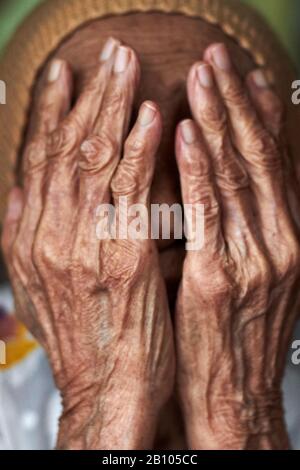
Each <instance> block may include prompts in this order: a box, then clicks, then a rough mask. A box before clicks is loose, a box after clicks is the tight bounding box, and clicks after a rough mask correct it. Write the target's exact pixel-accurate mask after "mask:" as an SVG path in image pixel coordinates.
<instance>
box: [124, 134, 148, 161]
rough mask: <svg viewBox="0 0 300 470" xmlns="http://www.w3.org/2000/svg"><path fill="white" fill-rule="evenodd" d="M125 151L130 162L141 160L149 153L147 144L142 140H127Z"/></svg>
mask: <svg viewBox="0 0 300 470" xmlns="http://www.w3.org/2000/svg"><path fill="white" fill-rule="evenodd" d="M124 150H125V155H126V156H128V158H129V159H130V160H131V159H132V160H135V159H140V158H141V157H143V155H144V154H145V152H146V151H147V143H146V141H145V140H141V139H127V141H126V142H125V146H124Z"/></svg>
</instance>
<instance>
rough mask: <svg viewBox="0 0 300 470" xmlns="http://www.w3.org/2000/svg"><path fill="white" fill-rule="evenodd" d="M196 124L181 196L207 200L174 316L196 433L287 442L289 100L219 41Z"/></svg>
mask: <svg viewBox="0 0 300 470" xmlns="http://www.w3.org/2000/svg"><path fill="white" fill-rule="evenodd" d="M188 95H189V101H190V106H191V109H192V112H193V116H194V118H195V122H193V121H186V122H183V123H182V124H181V125H180V126H179V128H178V132H177V139H176V148H177V160H178V166H179V170H180V176H181V187H182V195H183V202H184V203H188V204H194V203H202V204H204V205H205V245H204V247H203V248H202V250H200V251H196V252H192V251H189V252H187V254H186V260H185V264H184V273H183V280H182V284H181V288H180V293H179V296H178V303H177V314H176V340H177V352H178V371H177V372H178V385H179V390H180V394H181V399H182V404H183V409H184V414H185V421H186V425H187V432H188V440H189V444H190V446H191V447H192V448H198V449H199V448H202V449H254V448H256V449H286V448H288V446H289V443H288V437H287V433H286V430H285V425H284V420H283V408H282V401H281V381H282V376H283V370H284V365H285V360H286V353H287V350H288V347H289V341H290V338H291V334H292V331H293V326H294V323H295V321H296V318H297V313H298V310H297V309H298V307H299V295H298V292H297V291H298V290H299V273H300V255H299V253H300V251H299V234H298V231H297V229H296V224H295V222H294V220H293V217H292V215H291V210H290V206H289V201H288V198H287V187H288V186H289V185H290V180H288V179H287V176H286V173H285V171H284V159H285V158H287V155H286V154H287V152H286V148H285V146H284V145H283V144H282V142H281V139H280V137H281V132H282V106H281V103H280V101H279V99H278V98H277V96H276V95H275V94H274V93H273V91H272V89H271V88H270V87H269V86H268V83H267V81H266V79H265V77H264V75H263V74H262V72H261V71H255V72H254V73H251V74H250V75H249V77H248V78H247V83H246V84H244V83H242V81H241V79H240V77H239V76H238V73H237V72H236V70H235V68H234V66H233V64H232V61H231V58H230V55H229V53H228V51H227V49H226V48H225V46H224V45H222V44H214V45H212V46H210V47H209V48H208V49H207V51H206V53H205V56H204V62H199V63H198V64H196V65H195V66H193V68H192V70H191V72H190V75H189V78H188Z"/></svg>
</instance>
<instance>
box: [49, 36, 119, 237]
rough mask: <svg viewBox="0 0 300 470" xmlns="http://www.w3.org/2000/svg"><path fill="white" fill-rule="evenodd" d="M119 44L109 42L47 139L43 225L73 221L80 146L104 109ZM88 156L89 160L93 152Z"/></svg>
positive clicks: (76, 202) (76, 196)
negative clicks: (104, 99) (71, 105)
mask: <svg viewBox="0 0 300 470" xmlns="http://www.w3.org/2000/svg"><path fill="white" fill-rule="evenodd" d="M118 44H119V42H118V41H116V40H114V39H112V38H111V39H109V40H108V41H107V43H106V44H105V45H104V48H103V50H102V53H101V55H100V66H99V69H98V71H97V73H96V75H95V76H94V78H93V79H92V80H91V81H90V82H89V85H88V86H87V88H85V89H84V91H83V93H82V94H81V96H80V97H79V99H78V102H77V104H76V105H75V107H74V108H73V110H72V111H71V112H70V114H69V115H68V116H67V117H66V118H65V119H64V120H63V122H62V123H61V124H60V126H58V128H57V129H56V130H55V131H54V132H53V133H52V134H50V136H49V138H48V140H47V149H46V151H47V159H48V172H47V195H46V200H45V205H44V210H43V222H44V223H43V226H46V225H47V223H48V222H47V221H48V220H53V218H55V219H56V220H57V224H59V223H62V224H63V226H64V227H65V228H66V230H68V228H67V224H66V220H69V222H70V224H71V220H73V217H74V213H75V210H76V207H77V205H78V197H79V194H78V193H79V180H78V154H79V149H80V145H81V144H82V141H83V139H84V138H86V134H87V132H88V131H89V129H90V126H91V125H92V124H93V123H94V121H95V119H96V116H97V115H98V113H99V109H100V108H101V103H102V100H103V96H104V93H105V90H106V87H107V86H108V83H109V81H110V77H111V75H112V68H113V63H114V56H115V50H116V47H117V46H118ZM86 155H87V156H88V157H90V152H87V153H86Z"/></svg>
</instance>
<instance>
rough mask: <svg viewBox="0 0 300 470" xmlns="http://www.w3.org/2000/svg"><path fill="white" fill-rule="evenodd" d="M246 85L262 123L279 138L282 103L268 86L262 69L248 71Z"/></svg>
mask: <svg viewBox="0 0 300 470" xmlns="http://www.w3.org/2000/svg"><path fill="white" fill-rule="evenodd" d="M247 86H248V90H249V93H250V97H251V100H252V102H253V104H254V107H255V109H256V111H257V113H258V115H259V117H260V119H261V121H262V123H263V125H264V126H265V127H266V129H268V130H269V131H270V132H271V133H272V134H273V136H274V137H275V138H279V137H280V134H281V131H282V126H283V119H284V110H283V105H282V103H281V101H280V99H279V98H278V96H277V95H276V94H275V93H274V91H273V90H272V89H271V87H270V86H269V84H268V81H267V78H266V77H265V74H264V73H263V71H262V70H260V69H257V70H254V71H252V72H250V73H249V74H248V76H247Z"/></svg>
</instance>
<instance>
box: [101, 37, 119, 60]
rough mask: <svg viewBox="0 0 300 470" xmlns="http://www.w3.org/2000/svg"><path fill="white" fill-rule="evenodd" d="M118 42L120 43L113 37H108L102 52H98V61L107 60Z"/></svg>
mask: <svg viewBox="0 0 300 470" xmlns="http://www.w3.org/2000/svg"><path fill="white" fill-rule="evenodd" d="M118 44H120V43H119V42H118V41H116V40H115V39H114V38H109V39H108V40H107V41H106V43H105V44H104V46H103V49H102V52H101V54H100V61H102V62H105V61H106V60H108V59H109V58H110V57H111V55H112V53H113V52H114V49H115V48H116V47H117V45H118Z"/></svg>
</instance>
